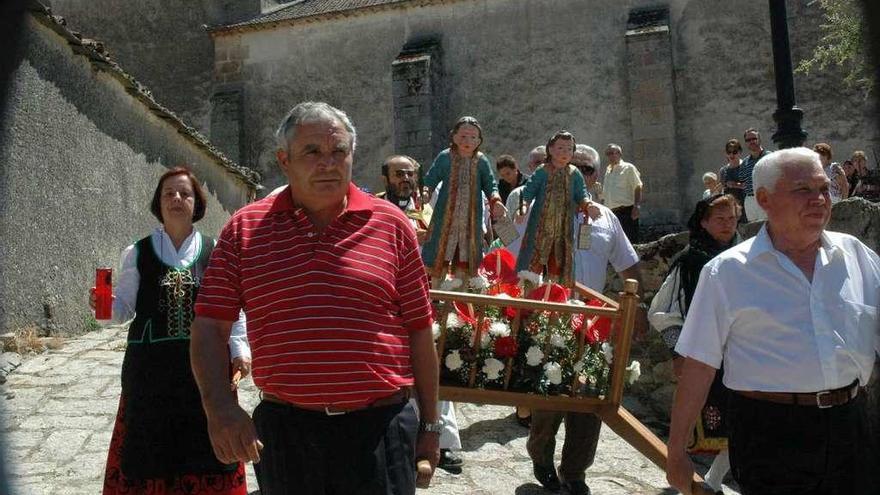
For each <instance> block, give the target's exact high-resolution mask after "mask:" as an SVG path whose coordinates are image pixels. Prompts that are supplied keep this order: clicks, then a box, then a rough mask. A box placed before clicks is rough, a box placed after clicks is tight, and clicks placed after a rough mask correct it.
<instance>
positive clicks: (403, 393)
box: [260, 387, 412, 416]
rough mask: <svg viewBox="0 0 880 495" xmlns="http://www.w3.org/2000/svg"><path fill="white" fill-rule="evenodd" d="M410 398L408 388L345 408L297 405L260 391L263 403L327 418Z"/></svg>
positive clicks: (338, 406)
mask: <svg viewBox="0 0 880 495" xmlns="http://www.w3.org/2000/svg"><path fill="white" fill-rule="evenodd" d="M410 397H412V389H411V388H410V387H404V388H401V389H400V390H398V391H397V392H394V393H393V394H391V395H387V396H385V397H379V398H378V399H376V400H374V401H373V402H370V403H369V404H367V405H365V406H357V407H346V406H342V405H338V404H324V405H319V404H297V403H295V402H290V401H287V400H284V399H282V398H281V397H278V396H277V395H275V394H270V393H268V392H263V391H260V398H261V399H262V400H264V401H267V402H274V403H275V404H282V405H285V406H290V407H295V408H297V409H303V410H305V411H315V412H322V413H324V414H326V415H327V416H339V415H341V414H347V413H352V412H356V411H363V410H364V409H372V408H374V407H382V406H393V405H396V404H400V403H401V402H406V401H408V400H409V399H410Z"/></svg>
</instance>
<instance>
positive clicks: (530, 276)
mask: <svg viewBox="0 0 880 495" xmlns="http://www.w3.org/2000/svg"><path fill="white" fill-rule="evenodd" d="M516 276H517V277H519V278H520V280H524V281H526V282H531V284H532V285H535V286H538V285H541V284H542V283H543V281H544V277H543V276H542V275H541V274H540V273H535V272H531V271H529V270H523V271H521V272H519V273H517V274H516Z"/></svg>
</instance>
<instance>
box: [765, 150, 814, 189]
mask: <svg viewBox="0 0 880 495" xmlns="http://www.w3.org/2000/svg"><path fill="white" fill-rule="evenodd" d="M814 166H815V167H819V168H820V169H821V168H822V162H820V161H819V154H818V153H816V152H815V151H813V150H811V149H809V148H804V147H800V148H788V149H784V150H779V151H774V152H772V153H770V154H769V155H765V156H764V157H763V158H761V159H760V160H758V163H757V164H755V168H754V169H753V170H752V186H753V188H754V190H755V191H757V190H758V189H761V188H762V187H763V188H764V189H766V190H767V191H768V192H774V191H775V190H776V182H778V181H779V178H780V177H782V173H783V172H784V171H785V169H787V168H797V167H814Z"/></svg>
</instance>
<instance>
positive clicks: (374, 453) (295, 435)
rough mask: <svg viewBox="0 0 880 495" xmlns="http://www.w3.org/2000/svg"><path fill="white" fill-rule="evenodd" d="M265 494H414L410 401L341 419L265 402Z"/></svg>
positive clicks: (261, 417) (260, 413)
mask: <svg viewBox="0 0 880 495" xmlns="http://www.w3.org/2000/svg"><path fill="white" fill-rule="evenodd" d="M254 423H255V425H256V427H257V433H258V434H259V436H260V440H261V441H262V442H263V450H262V451H261V453H260V462H259V463H257V464H255V465H254V470H255V471H256V475H257V482H258V483H259V485H260V493H261V494H262V495H355V494H357V495H412V494H414V493H415V491H416V487H415V444H416V434H417V430H418V418H417V416H416V413H415V410H414V409H413V406H412V405H411V404H410V403H409V402H402V403H401V404H398V405H392V406H383V407H376V408H371V409H364V410H362V411H357V412H354V413H349V414H343V415H339V416H327V415H326V414H324V413H323V412H315V411H307V410H303V409H298V408H295V407H292V406H288V405H284V404H277V403H274V402H268V401H263V402H260V404H259V405H258V406H257V408H256V409H255V410H254Z"/></svg>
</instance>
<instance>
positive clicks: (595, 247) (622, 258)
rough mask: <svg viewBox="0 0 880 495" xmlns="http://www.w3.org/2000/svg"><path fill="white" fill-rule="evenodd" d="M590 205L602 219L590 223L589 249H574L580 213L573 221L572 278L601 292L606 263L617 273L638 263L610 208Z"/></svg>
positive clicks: (603, 285)
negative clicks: (599, 213)
mask: <svg viewBox="0 0 880 495" xmlns="http://www.w3.org/2000/svg"><path fill="white" fill-rule="evenodd" d="M593 205H594V206H596V207H597V208H599V211H601V212H602V216H600V217H599V218H597V219H595V220H590V225H591V226H590V249H578V248H577V238H578V229H579V228H580V225H581V223H582V222H583V221H584V214H583V213H581V212H578V214H577V216H576V217H575V219H574V245H573V247H574V278H575V280H577V281H578V282H580V283H582V284H584V285H586V286H587V287H589V288H591V289H593V290H595V291H599V292H602V290H603V289H605V279H606V277H607V275H608V263H611V267H612V268H614V271H616V272H618V273H620V272H622V271H623V270H626V269H627V268H630V267H631V266H633V265H635V264H636V263H638V262H639V255H638V254H637V253H636V250H635V249H634V248H633V246H632V244H630V242H629V239H627V238H626V233H624V231H623V227H621V226H620V220H618V219H617V217H616V216H615V215H614V213H612V212H611V209H610V208H608V207H606V206H604V205H601V204H599V203H593ZM588 218H589V217H588Z"/></svg>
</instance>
